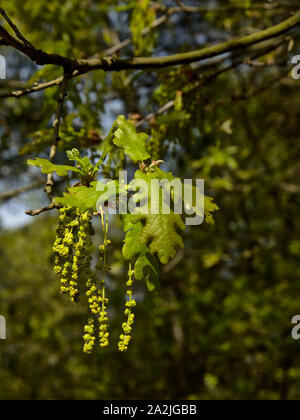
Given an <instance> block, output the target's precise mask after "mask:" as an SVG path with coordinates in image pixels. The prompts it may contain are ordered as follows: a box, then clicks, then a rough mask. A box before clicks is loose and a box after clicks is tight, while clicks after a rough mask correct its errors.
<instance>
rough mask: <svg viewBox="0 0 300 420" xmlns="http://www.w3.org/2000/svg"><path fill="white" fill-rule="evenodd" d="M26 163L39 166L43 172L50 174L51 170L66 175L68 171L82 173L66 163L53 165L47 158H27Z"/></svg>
mask: <svg viewBox="0 0 300 420" xmlns="http://www.w3.org/2000/svg"><path fill="white" fill-rule="evenodd" d="M28 164H29V165H32V166H37V167H38V168H41V171H42V173H43V174H51V173H53V172H56V173H57V175H59V176H67V175H68V173H69V172H77V173H79V174H83V172H82V171H81V170H80V169H78V168H75V167H73V166H68V165H54V164H53V163H51V162H49V160H48V159H40V158H36V159H34V160H32V159H29V160H28Z"/></svg>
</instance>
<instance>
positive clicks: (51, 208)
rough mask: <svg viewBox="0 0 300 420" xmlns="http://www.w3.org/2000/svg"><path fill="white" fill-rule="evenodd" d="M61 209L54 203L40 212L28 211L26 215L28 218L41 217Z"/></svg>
mask: <svg viewBox="0 0 300 420" xmlns="http://www.w3.org/2000/svg"><path fill="white" fill-rule="evenodd" d="M59 208H60V206H58V205H57V204H55V203H54V202H52V203H51V204H49V206H46V207H43V208H42V209H39V210H27V211H26V213H25V214H27V215H28V216H39V215H40V214H42V213H45V212H46V211H50V210H54V209H59Z"/></svg>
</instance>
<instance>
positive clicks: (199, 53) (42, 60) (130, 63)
mask: <svg viewBox="0 0 300 420" xmlns="http://www.w3.org/2000/svg"><path fill="white" fill-rule="evenodd" d="M299 24H300V10H298V12H297V13H296V14H295V15H294V16H292V17H290V18H288V19H286V20H285V21H283V22H281V23H279V24H277V25H274V26H272V27H271V28H268V29H265V30H262V31H259V32H256V33H254V34H251V35H247V36H243V37H240V38H237V39H233V40H230V41H227V42H223V43H220V44H217V45H214V46H210V47H206V48H202V49H199V50H196V51H192V52H187V53H180V54H174V55H169V56H165V57H136V58H132V59H116V58H113V57H104V58H100V59H97V58H91V59H86V60H84V59H79V60H73V59H69V58H66V57H63V56H60V55H58V54H48V53H46V52H44V51H41V50H37V49H36V48H34V47H32V46H27V45H26V46H25V45H24V44H23V43H22V42H20V41H19V40H18V39H16V38H14V37H13V36H11V35H10V34H9V33H8V32H7V31H5V29H4V28H3V27H1V26H0V36H1V37H2V38H3V39H4V40H5V41H7V42H8V43H9V45H11V46H12V47H14V48H16V49H17V50H19V51H21V52H23V53H24V54H26V55H27V56H28V57H29V58H31V60H32V61H34V62H36V63H37V64H40V65H44V64H53V65H59V66H62V67H64V68H65V69H69V70H70V69H72V71H73V70H75V69H77V70H79V72H80V73H86V72H89V71H92V70H97V69H99V70H100V69H101V70H104V71H121V70H130V69H131V70H134V69H136V70H138V69H140V70H142V69H154V68H162V67H168V66H174V65H178V64H188V63H192V62H195V61H201V60H205V59H208V58H212V57H215V56H218V55H220V54H224V53H228V52H231V51H236V50H239V49H243V48H247V47H249V46H251V45H254V44H257V43H259V42H262V41H266V40H269V39H272V38H276V37H278V36H280V35H282V34H284V33H286V32H288V31H290V30H291V29H293V28H295V27H296V26H298V25H299Z"/></svg>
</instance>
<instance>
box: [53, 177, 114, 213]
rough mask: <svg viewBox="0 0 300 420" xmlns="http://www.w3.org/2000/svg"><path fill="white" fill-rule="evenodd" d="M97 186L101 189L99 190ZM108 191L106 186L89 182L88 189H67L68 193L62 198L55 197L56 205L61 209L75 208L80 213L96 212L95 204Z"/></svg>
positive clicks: (84, 187)
mask: <svg viewBox="0 0 300 420" xmlns="http://www.w3.org/2000/svg"><path fill="white" fill-rule="evenodd" d="M99 184H101V185H102V187H103V189H102V190H100V188H99ZM107 189H108V186H106V185H104V184H102V183H101V182H100V181H94V182H91V183H90V185H89V187H86V186H80V187H73V188H69V189H68V192H65V193H64V197H56V198H55V201H56V203H57V204H59V205H61V206H63V207H75V208H78V209H79V210H80V212H81V213H85V212H86V211H89V210H94V211H97V202H98V200H99V198H100V197H101V195H102V194H104V193H105V192H106V191H107Z"/></svg>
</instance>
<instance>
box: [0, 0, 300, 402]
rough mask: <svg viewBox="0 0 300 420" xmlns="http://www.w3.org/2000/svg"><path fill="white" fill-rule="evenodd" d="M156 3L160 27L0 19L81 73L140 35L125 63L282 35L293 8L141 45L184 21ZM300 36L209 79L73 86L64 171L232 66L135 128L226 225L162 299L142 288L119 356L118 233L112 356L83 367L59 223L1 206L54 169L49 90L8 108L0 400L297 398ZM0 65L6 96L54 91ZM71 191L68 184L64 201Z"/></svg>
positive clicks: (117, 233)
mask: <svg viewBox="0 0 300 420" xmlns="http://www.w3.org/2000/svg"><path fill="white" fill-rule="evenodd" d="M155 3H156V6H155V5H154V6H155V7H156V8H155V7H154V8H153V4H152V3H151V4H150V3H149V4H148V5H147V7H146V9H145V10H147V11H148V10H150V9H151V8H152V9H151V10H152V12H151V13H154V17H153V14H151V13H148V12H147V13H144V12H143V13H142V14H139V13H138V12H137V11H138V10H142V7H144V6H143V2H141V1H140V2H139V1H130V2H121V1H108V0H106V1H101V2H97V1H93V0H89V1H88V0H86V1H82V0H68V1H65V2H61V1H58V0H52V1H51V2H49V1H46V0H39V1H38V2H37V1H36V2H33V1H29V0H22V1H21V0H10V1H4V2H3V5H2V7H5V8H6V10H7V12H9V14H10V16H11V17H12V18H13V19H14V21H15V22H17V23H18V25H19V27H20V28H21V30H22V32H23V33H24V34H26V36H27V37H28V38H29V39H30V40H31V42H32V43H33V44H34V45H36V46H38V47H40V48H42V49H45V50H47V51H53V52H58V53H61V54H64V55H68V56H75V57H89V56H92V55H94V54H95V52H97V53H99V52H101V51H104V50H105V49H107V48H108V47H110V46H111V45H113V44H116V43H118V39H121V40H123V39H126V38H127V37H128V36H130V33H131V32H134V31H135V32H137V34H136V35H135V38H134V47H135V49H133V47H132V44H130V45H129V46H127V47H126V48H125V49H123V50H122V51H120V52H119V53H118V54H119V55H120V56H130V55H132V54H137V55H151V54H153V55H163V54H170V53H172V52H176V51H189V50H193V49H195V48H201V47H203V46H204V45H207V44H209V43H215V42H221V41H225V40H227V39H230V38H231V37H233V36H234V37H237V36H241V35H243V34H247V33H253V32H254V31H257V30H259V29H263V28H266V27H269V26H271V25H273V24H275V23H278V22H280V21H282V20H284V19H285V18H287V17H288V16H290V14H291V12H293V11H295V10H296V9H297V3H298V2H296V1H288V0H286V1H285V2H282V7H274V8H272V9H270V10H267V11H266V10H263V9H262V8H261V6H264V5H266V4H269V5H272V4H273V5H274V2H253V1H252V2H251V1H245V0H243V1H238V0H236V1H224V0H222V1H203V2H202V1H201V2H200V1H192V2H186V4H189V5H201V6H208V7H220V6H222V7H223V6H230V7H233V9H229V11H227V12H226V11H222V12H220V11H219V12H210V13H188V12H186V13H176V14H174V15H172V16H170V17H169V19H168V20H167V21H166V22H165V24H164V25H161V26H159V27H158V28H157V30H156V31H154V32H151V33H150V35H149V36H147V37H139V30H138V28H140V27H141V28H143V27H145V26H147V25H148V24H149V22H150V23H151V22H152V21H153V19H154V18H155V17H159V16H160V15H161V14H162V13H163V11H161V10H160V9H159V7H158V6H162V5H164V6H167V7H168V6H170V7H172V6H173V5H174V2H172V1H164V2H155ZM276 4H278V2H276ZM239 7H241V9H239ZM245 7H246V8H248V9H247V10H244V9H243V8H245ZM153 10H154V11H153ZM139 25H140V27H139ZM130 31H131V32H130ZM299 34H300V28H298V29H297V28H296V29H295V30H293V31H291V32H290V33H289V34H285V35H283V36H282V37H280V39H279V40H277V41H274V40H272V41H271V42H268V43H266V45H265V46H264V48H265V49H268V48H270V47H272V45H273V46H274V42H278V41H280V42H279V44H280V45H278V46H277V48H276V49H274V48H273V49H272V48H271V50H270V51H269V52H266V54H265V55H264V56H262V57H260V58H257V59H253V60H252V62H248V63H247V62H245V61H243V60H247V59H249V57H251V56H252V55H255V54H257V51H259V52H261V50H260V49H256V47H253V49H251V50H247V51H246V50H245V51H244V50H243V51H238V52H235V53H232V54H228V55H227V56H223V57H221V59H218V60H216V59H214V60H211V61H207V62H205V63H202V66H201V67H197V66H195V65H189V66H180V67H177V68H171V69H170V68H168V69H164V70H160V71H157V72H155V73H152V72H150V71H148V72H139V71H136V72H120V73H115V74H105V73H104V72H102V71H97V72H94V73H91V74H88V75H85V76H83V77H81V78H80V79H75V80H73V81H72V85H71V89H70V92H69V95H68V100H67V106H66V113H65V116H64V120H63V126H62V142H61V145H60V150H59V154H58V156H57V161H58V162H65V150H67V149H70V148H72V147H74V146H76V147H78V148H80V149H81V150H82V151H83V152H86V153H87V154H90V153H96V152H97V150H98V148H99V147H101V138H102V136H105V134H107V132H108V130H109V128H110V125H111V123H112V122H113V121H114V119H115V118H116V117H117V116H118V115H119V114H125V115H126V116H128V115H129V114H133V115H136V114H138V115H142V116H145V115H147V114H148V113H149V112H151V111H152V110H153V109H157V107H159V106H161V105H163V104H164V103H166V102H168V101H169V100H172V99H174V98H175V97H177V98H178V97H179V96H180V95H181V94H182V92H184V90H185V89H187V88H188V89H191V88H192V87H193V84H194V83H196V82H197V81H198V80H199V75H204V76H206V75H210V74H213V73H214V72H215V71H216V70H220V69H224V68H225V67H226V66H230V65H232V69H231V70H230V71H224V72H220V74H219V75H218V77H216V76H214V77H211V78H210V79H209V80H208V81H207V83H205V84H202V86H201V87H199V88H198V89H194V90H192V89H191V92H190V93H187V94H183V103H182V105H180V104H177V108H176V109H174V108H172V109H170V110H169V111H168V112H167V113H165V114H161V115H159V116H157V117H156V118H154V120H153V119H152V120H151V121H150V123H149V122H148V123H146V124H144V126H143V129H144V131H146V132H148V133H149V134H151V141H152V147H154V146H155V147H156V148H155V153H156V154H157V157H160V158H162V159H164V160H165V162H166V164H165V168H166V169H169V170H172V171H173V172H175V173H176V174H177V175H178V176H181V177H182V178H204V179H205V183H206V192H207V194H208V195H211V196H213V197H214V199H215V201H216V202H217V203H218V205H219V207H220V211H218V212H217V214H216V215H215V222H216V223H215V225H213V226H211V225H201V226H197V227H193V228H190V229H188V230H187V231H186V232H185V234H184V236H185V250H184V251H181V252H179V253H178V255H177V257H176V258H175V260H174V261H173V262H172V263H171V264H169V265H168V266H166V267H162V269H161V274H160V285H159V287H158V289H157V290H156V291H155V292H153V293H149V292H148V291H147V290H146V287H145V286H144V284H138V285H137V286H136V299H137V301H138V304H137V307H136V311H135V312H136V322H135V325H134V330H133V339H132V344H131V346H130V348H129V350H128V352H127V353H126V354H122V353H119V352H118V350H117V339H118V335H119V334H120V328H121V323H122V314H123V301H124V290H125V282H126V272H127V267H126V265H125V264H124V261H123V259H122V255H121V245H122V239H123V238H122V232H121V227H120V225H119V223H118V220H117V217H115V218H114V219H111V223H110V238H111V239H112V241H113V248H112V250H111V252H110V255H109V259H110V263H111V267H112V270H111V273H110V277H109V284H108V288H109V293H110V297H111V302H110V318H111V334H112V345H111V347H110V348H108V349H106V350H101V349H97V351H96V352H95V353H94V354H93V355H86V354H83V353H82V339H81V336H82V327H83V325H84V323H85V319H86V302H85V301H83V302H82V303H80V304H78V305H74V304H72V303H71V302H69V300H68V299H67V298H66V297H65V296H61V295H60V294H59V280H58V278H57V277H56V276H55V275H54V274H53V273H52V263H53V260H52V253H51V246H52V243H53V241H54V237H55V226H56V222H57V214H56V213H55V212H51V214H46V215H41V216H38V217H35V218H30V217H29V216H25V215H24V212H25V210H27V209H30V208H31V209H32V208H39V207H40V206H41V205H44V204H47V201H46V197H45V195H44V193H43V187H42V186H41V187H40V188H39V189H32V190H30V191H28V192H26V193H24V194H11V195H9V194H7V191H13V190H15V189H19V188H20V187H22V186H26V185H29V184H31V183H36V182H37V183H40V184H41V183H42V182H43V178H42V180H41V178H40V174H39V171H37V170H33V169H32V168H30V169H29V168H28V166H27V163H26V161H27V159H28V158H32V157H34V156H41V157H46V156H47V154H48V148H49V145H50V143H51V133H52V129H51V123H52V120H53V113H54V112H55V104H56V100H57V89H56V88H51V89H48V90H46V91H44V92H39V93H37V94H34V95H32V96H24V97H21V98H19V99H15V98H8V99H3V98H0V99H1V108H0V201H1V209H0V222H1V225H0V314H2V315H4V316H5V317H6V320H7V339H6V340H5V341H4V340H1V341H0V399H177V398H178V399H212V400H213V399H275V400H277V399H298V398H299V397H300V392H299V388H300V363H299V362H300V342H298V341H294V340H293V339H292V337H291V329H292V324H291V319H292V317H293V316H294V315H296V314H299V313H300V265H299V256H300V220H299V204H300V198H299V192H300V186H299V181H300V165H299V157H300V143H299V119H300V111H299V110H300V95H299V91H300V81H297V80H293V79H292V77H291V73H290V70H291V67H290V66H291V58H292V56H294V55H296V54H297V53H300V43H299ZM260 48H262V47H261V46H260ZM0 53H1V54H2V55H4V56H5V57H6V59H7V66H8V67H7V80H4V81H0V94H1V93H5V92H9V91H11V90H12V89H19V88H23V87H24V86H28V85H30V84H32V83H33V82H35V81H41V80H51V79H52V78H55V77H58V76H59V75H60V73H59V69H57V68H54V67H52V66H46V67H44V68H37V67H35V66H34V65H33V64H32V63H31V62H29V60H28V59H27V58H24V57H23V56H22V55H21V54H19V53H16V52H15V51H13V50H12V49H9V48H5V47H1V46H0ZM240 61H241V63H240ZM238 62H239V63H240V64H238ZM176 92H177V94H176ZM178 92H179V93H178ZM132 118H138V117H136V116H135V117H132ZM64 185H65V184H64V181H63V182H58V184H57V187H56V192H57V193H59V192H61V191H62V190H63V188H64ZM95 228H96V230H97V232H98V234H97V235H96V243H97V242H100V241H101V235H100V233H99V229H98V228H97V226H95Z"/></svg>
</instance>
